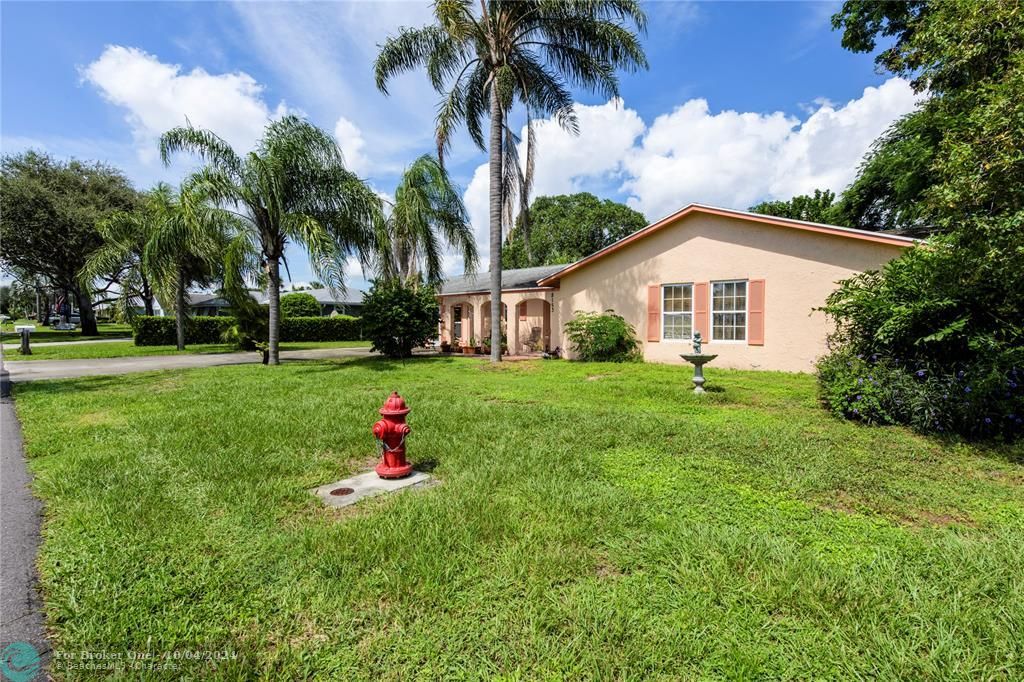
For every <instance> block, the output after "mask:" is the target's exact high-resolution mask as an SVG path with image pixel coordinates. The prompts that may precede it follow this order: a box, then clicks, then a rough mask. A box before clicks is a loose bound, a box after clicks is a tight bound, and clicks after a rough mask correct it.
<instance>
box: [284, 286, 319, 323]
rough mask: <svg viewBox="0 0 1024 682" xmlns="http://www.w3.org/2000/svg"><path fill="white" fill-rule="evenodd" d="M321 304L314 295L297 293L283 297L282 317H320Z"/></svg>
mask: <svg viewBox="0 0 1024 682" xmlns="http://www.w3.org/2000/svg"><path fill="white" fill-rule="evenodd" d="M319 316H320V304H319V303H317V302H316V298H315V297H314V296H313V294H307V293H305V292H303V291H297V292H295V293H291V294H285V295H284V296H282V297H281V317H319Z"/></svg>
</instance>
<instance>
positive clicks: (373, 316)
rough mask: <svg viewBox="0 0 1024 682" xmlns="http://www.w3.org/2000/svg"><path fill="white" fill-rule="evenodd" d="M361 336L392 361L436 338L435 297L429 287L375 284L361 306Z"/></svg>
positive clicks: (392, 283) (382, 282)
mask: <svg viewBox="0 0 1024 682" xmlns="http://www.w3.org/2000/svg"><path fill="white" fill-rule="evenodd" d="M362 320H363V334H364V335H365V337H366V338H368V339H370V341H371V342H372V343H373V350H375V351H379V352H381V353H383V354H384V355H386V356H388V357H391V358H405V357H409V356H410V355H412V349H413V348H416V347H417V346H422V345H425V344H426V343H427V342H428V341H430V339H433V338H434V337H435V336H437V323H438V314H437V297H436V293H435V291H434V289H433V288H432V287H428V286H425V285H423V284H420V283H416V284H406V283H403V282H401V281H400V280H377V281H375V282H374V283H373V286H372V287H371V288H370V292H369V293H368V294H367V295H366V299H365V300H364V303H363V317H362Z"/></svg>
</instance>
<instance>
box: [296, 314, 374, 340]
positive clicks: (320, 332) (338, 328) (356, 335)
mask: <svg viewBox="0 0 1024 682" xmlns="http://www.w3.org/2000/svg"><path fill="white" fill-rule="evenodd" d="M361 338H363V337H362V320H361V319H360V318H358V317H351V316H350V315H335V316H334V317H286V318H284V319H283V320H281V340H282V341H355V340H357V339H361Z"/></svg>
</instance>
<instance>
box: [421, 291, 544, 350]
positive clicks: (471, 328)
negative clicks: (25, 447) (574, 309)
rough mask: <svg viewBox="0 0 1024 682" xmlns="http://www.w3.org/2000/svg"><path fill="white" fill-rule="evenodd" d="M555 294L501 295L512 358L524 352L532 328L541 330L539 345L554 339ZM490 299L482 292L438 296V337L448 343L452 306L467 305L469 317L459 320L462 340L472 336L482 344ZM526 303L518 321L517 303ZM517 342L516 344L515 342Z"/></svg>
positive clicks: (466, 340) (534, 292) (517, 292)
mask: <svg viewBox="0 0 1024 682" xmlns="http://www.w3.org/2000/svg"><path fill="white" fill-rule="evenodd" d="M556 296H557V292H555V291H552V290H549V289H535V290H521V291H510V292H502V295H501V302H502V303H504V304H505V306H506V314H507V318H506V320H505V334H506V337H507V338H508V342H509V350H510V351H511V353H512V354H513V355H517V354H520V353H525V352H528V351H529V349H528V348H527V345H526V341H527V340H528V339H529V338H530V337H531V335H532V333H533V328H534V327H538V328H540V329H541V342H542V344H543V343H544V342H545V341H547V342H548V343H549V344H552V347H553V345H557V344H554V343H553V342H554V341H555V340H557V329H558V321H557V316H556V306H555V305H554V300H555V297H556ZM490 300H491V297H490V295H489V294H486V293H473V294H449V295H444V296H439V297H438V301H439V305H440V307H441V311H442V313H441V324H440V335H441V336H440V338H441V339H442V340H445V341H448V340H450V339H451V338H452V321H453V314H452V307H453V306H456V305H466V306H469V311H470V312H469V315H468V316H467V315H463V318H462V339H463V341H464V342H468V341H469V338H470V336H475V337H476V340H477V343H478V344H483V337H484V333H485V332H487V330H489V329H490V305H489V301H490ZM523 301H525V302H526V319H525V320H520V319H519V312H520V311H519V304H520V303H521V302H523ZM545 308H547V309H548V310H549V311H550V313H549V314H548V315H547V317H548V318H549V319H548V320H547V327H546V328H545V319H544V318H545V313H544V309H545ZM517 340H518V341H519V343H518V344H517V343H516V341H517Z"/></svg>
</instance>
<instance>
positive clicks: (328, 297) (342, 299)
mask: <svg viewBox="0 0 1024 682" xmlns="http://www.w3.org/2000/svg"><path fill="white" fill-rule="evenodd" d="M287 294H310V295H311V296H313V298H315V299H316V302H317V303H319V304H320V305H362V304H363V298H364V297H365V296H366V292H365V291H362V290H361V289H348V290H347V291H344V292H342V291H340V290H337V289H335V290H332V289H329V288H326V287H325V288H323V289H304V290H302V291H282V292H281V295H282V296H285V295H287ZM266 302H267V296H266V294H264V295H263V296H262V297H261V298H260V303H266Z"/></svg>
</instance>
